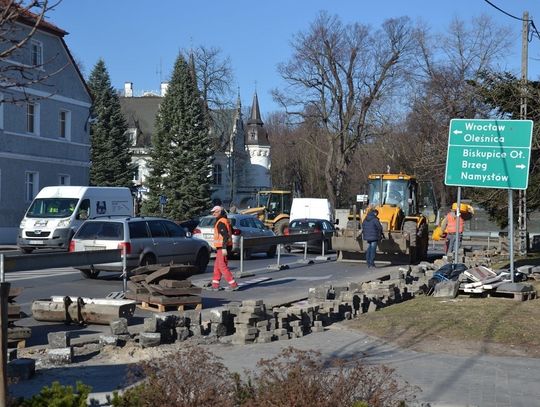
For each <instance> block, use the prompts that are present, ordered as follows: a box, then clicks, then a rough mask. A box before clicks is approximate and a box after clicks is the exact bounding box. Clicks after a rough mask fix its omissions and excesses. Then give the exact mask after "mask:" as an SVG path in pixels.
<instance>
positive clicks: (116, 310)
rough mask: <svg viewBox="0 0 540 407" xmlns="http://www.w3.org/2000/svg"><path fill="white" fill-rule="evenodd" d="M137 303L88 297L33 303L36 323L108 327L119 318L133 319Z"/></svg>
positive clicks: (60, 298)
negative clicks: (72, 323)
mask: <svg viewBox="0 0 540 407" xmlns="http://www.w3.org/2000/svg"><path fill="white" fill-rule="evenodd" d="M135 305H136V303H135V301H131V300H109V299H100V298H86V297H78V298H76V297H60V296H53V297H51V298H50V299H43V300H36V301H33V302H32V316H33V317H34V319H35V320H36V321H51V322H65V323H71V322H74V323H78V324H102V325H107V324H109V323H110V322H111V321H113V320H115V319H118V318H122V317H123V318H131V317H132V316H133V313H134V312H135Z"/></svg>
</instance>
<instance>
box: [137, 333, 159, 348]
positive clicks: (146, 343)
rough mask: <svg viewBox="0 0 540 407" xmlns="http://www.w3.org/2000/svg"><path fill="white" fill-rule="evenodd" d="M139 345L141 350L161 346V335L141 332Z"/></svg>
mask: <svg viewBox="0 0 540 407" xmlns="http://www.w3.org/2000/svg"><path fill="white" fill-rule="evenodd" d="M139 344H140V345H141V347H143V348H152V347H155V346H159V345H160V344H161V334H160V333H158V332H141V333H140V335H139Z"/></svg>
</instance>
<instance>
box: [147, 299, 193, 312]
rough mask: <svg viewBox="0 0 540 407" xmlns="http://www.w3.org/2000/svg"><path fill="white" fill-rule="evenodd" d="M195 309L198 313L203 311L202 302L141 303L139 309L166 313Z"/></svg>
mask: <svg viewBox="0 0 540 407" xmlns="http://www.w3.org/2000/svg"><path fill="white" fill-rule="evenodd" d="M186 306H187V307H194V308H195V309H196V310H197V311H200V310H201V309H202V302H201V301H200V300H199V301H198V302H189V303H183V304H155V303H151V302H145V301H143V302H141V305H139V307H140V308H141V309H144V310H147V311H156V312H166V311H184V310H185V307H186Z"/></svg>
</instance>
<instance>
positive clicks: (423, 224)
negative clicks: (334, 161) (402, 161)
mask: <svg viewBox="0 0 540 407" xmlns="http://www.w3.org/2000/svg"><path fill="white" fill-rule="evenodd" d="M422 186H423V189H424V190H429V191H430V193H426V191H423V192H424V193H423V194H422V195H423V196H422V202H420V200H419V196H420V191H419V189H420V185H419V183H418V181H417V179H416V177H415V176H412V175H407V174H402V173H399V174H396V173H392V174H390V173H389V174H370V175H369V176H368V194H367V203H368V206H367V209H366V210H364V211H363V213H362V214H361V215H356V214H353V216H351V217H349V219H350V220H349V222H348V223H347V225H346V227H345V228H341V229H339V231H338V233H337V234H336V236H334V237H333V238H332V247H333V249H334V250H336V251H337V253H338V260H355V259H358V254H359V253H365V249H366V244H365V242H364V241H363V240H362V230H361V224H362V221H363V220H364V218H365V216H366V215H367V213H368V212H369V211H370V210H373V209H377V210H378V212H379V215H378V217H379V220H380V222H381V224H382V227H383V235H384V237H383V239H381V240H380V242H379V244H378V247H377V252H379V253H386V254H396V255H397V254H400V255H403V254H405V255H406V256H408V260H409V262H410V263H416V262H418V261H421V260H423V259H425V258H426V257H427V250H428V244H429V231H428V223H429V221H430V219H428V216H426V215H424V214H422V213H421V212H420V207H422V208H426V209H428V208H429V210H428V211H426V212H429V214H430V215H431V216H430V217H431V218H432V219H431V220H432V221H434V214H436V212H437V211H436V204H435V199H434V196H433V190H432V188H431V185H429V188H426V187H427V185H424V184H422Z"/></svg>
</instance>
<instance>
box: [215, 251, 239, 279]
mask: <svg viewBox="0 0 540 407" xmlns="http://www.w3.org/2000/svg"><path fill="white" fill-rule="evenodd" d="M222 275H223V277H225V280H227V282H228V283H229V285H230V286H231V287H232V288H235V287H238V284H237V283H236V281H235V280H234V277H233V275H232V273H231V270H229V261H228V260H227V256H224V255H223V253H221V249H217V252H216V259H215V260H214V275H213V276H212V287H214V288H218V287H219V281H220V280H221V276H222Z"/></svg>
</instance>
